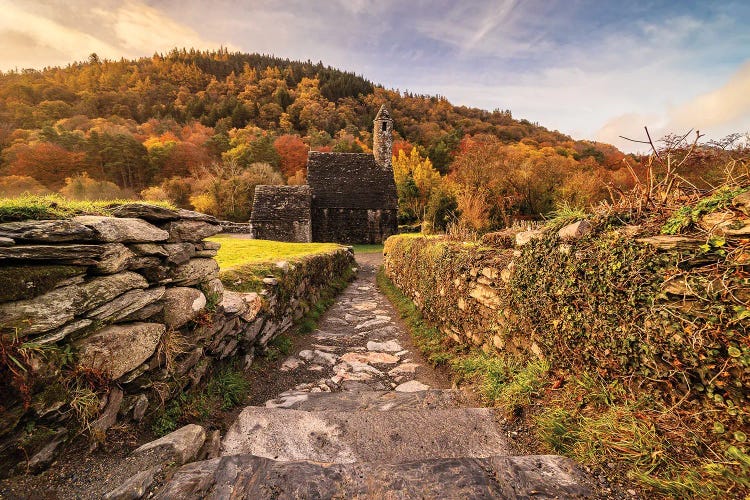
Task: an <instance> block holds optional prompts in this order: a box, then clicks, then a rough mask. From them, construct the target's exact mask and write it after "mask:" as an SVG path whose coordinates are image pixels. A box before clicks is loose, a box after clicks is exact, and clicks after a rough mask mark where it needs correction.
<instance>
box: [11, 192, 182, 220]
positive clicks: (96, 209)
mask: <svg viewBox="0 0 750 500" xmlns="http://www.w3.org/2000/svg"><path fill="white" fill-rule="evenodd" d="M126 203H145V202H142V201H139V200H106V201H74V200H68V199H66V198H63V197H62V196H59V195H48V196H19V197H17V198H0V222H10V221H19V220H27V219H34V220H42V219H65V218H68V217H73V216H76V215H112V209H113V208H115V207H117V206H119V205H124V204H126ZM147 203H148V204H149V205H159V206H162V207H166V208H172V209H173V208H175V207H174V206H172V205H171V204H169V203H167V202H151V201H149V202H147Z"/></svg>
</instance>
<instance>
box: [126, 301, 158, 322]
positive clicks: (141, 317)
mask: <svg viewBox="0 0 750 500" xmlns="http://www.w3.org/2000/svg"><path fill="white" fill-rule="evenodd" d="M163 311H164V303H163V302H161V301H157V302H152V303H151V304H146V305H145V306H144V307H142V308H140V309H138V310H137V311H134V312H132V313H130V314H128V315H127V316H125V317H124V318H121V319H119V320H118V321H120V322H123V323H124V322H133V321H146V320H150V319H152V318H153V320H154V321H160V320H161V319H160V318H161V314H162V312H163Z"/></svg>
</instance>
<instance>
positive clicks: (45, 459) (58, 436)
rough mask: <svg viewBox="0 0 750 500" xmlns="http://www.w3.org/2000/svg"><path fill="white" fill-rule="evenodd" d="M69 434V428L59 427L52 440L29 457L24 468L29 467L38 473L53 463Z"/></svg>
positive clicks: (30, 470) (31, 470)
mask: <svg viewBox="0 0 750 500" xmlns="http://www.w3.org/2000/svg"><path fill="white" fill-rule="evenodd" d="M67 436H68V430H67V429H65V428H60V429H58V430H57V431H56V432H55V434H54V435H53V436H52V438H51V439H50V442H49V443H47V444H46V445H45V446H44V447H43V448H42V449H41V450H40V451H38V452H37V453H36V454H34V455H33V456H32V457H31V458H30V459H29V461H28V463H26V464H24V465H25V467H24V469H28V470H29V472H32V473H37V472H40V471H43V470H44V469H46V468H48V467H49V466H50V465H52V462H53V461H54V460H55V458H56V457H57V455H58V453H59V451H60V449H59V448H60V445H61V444H63V443H64V442H65V440H66V439H67Z"/></svg>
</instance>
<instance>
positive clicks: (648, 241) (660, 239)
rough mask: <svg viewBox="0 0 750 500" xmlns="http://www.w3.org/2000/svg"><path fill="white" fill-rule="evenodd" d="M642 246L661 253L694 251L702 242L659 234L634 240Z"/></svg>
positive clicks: (684, 237)
mask: <svg viewBox="0 0 750 500" xmlns="http://www.w3.org/2000/svg"><path fill="white" fill-rule="evenodd" d="M636 241H637V242H639V243H643V244H644V245H650V246H653V247H655V248H656V249H657V250H663V251H671V250H674V251H690V250H696V249H698V247H700V246H701V245H702V244H703V243H704V242H703V241H701V240H699V239H696V238H689V237H687V236H677V235H670V234H660V235H657V236H651V237H648V238H638V239H637V240H636Z"/></svg>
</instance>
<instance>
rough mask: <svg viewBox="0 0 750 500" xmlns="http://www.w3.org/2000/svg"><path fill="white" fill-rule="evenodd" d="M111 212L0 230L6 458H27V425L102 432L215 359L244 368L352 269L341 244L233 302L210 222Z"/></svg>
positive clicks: (1, 412)
mask: <svg viewBox="0 0 750 500" xmlns="http://www.w3.org/2000/svg"><path fill="white" fill-rule="evenodd" d="M114 215H115V216H114V217H101V216H79V217H73V218H71V219H68V220H29V221H21V222H9V223H2V224H0V283H2V287H0V333H1V334H2V337H1V340H2V348H3V350H2V352H3V356H2V359H0V370H2V373H0V376H1V377H0V456H4V457H6V460H11V461H12V460H13V459H14V458H15V459H16V460H20V459H21V458H23V457H19V456H16V455H18V453H20V451H19V450H21V449H23V452H24V454H27V455H28V454H31V453H33V452H34V451H35V450H33V447H32V449H30V448H29V447H28V446H26V447H24V446H21V444H23V443H22V441H23V439H24V432H23V429H25V428H28V426H29V425H32V426H36V427H49V428H56V427H60V428H62V429H63V430H65V429H71V431H72V430H73V429H74V428H75V427H77V426H80V425H81V424H84V425H88V426H89V427H90V429H92V431H95V432H94V434H95V435H96V433H97V432H98V433H99V434H102V433H103V432H105V431H106V429H107V428H108V427H110V426H112V425H114V423H115V422H116V421H118V420H119V421H124V420H135V421H140V420H141V419H143V418H144V415H147V414H148V413H149V412H150V411H153V410H156V409H157V408H158V407H159V406H160V405H163V404H164V403H165V402H166V401H168V400H169V399H170V398H172V397H175V396H176V395H178V394H181V393H182V392H183V391H185V390H187V389H188V388H189V387H190V386H194V385H196V384H198V383H199V382H200V381H201V379H202V378H203V377H204V376H205V375H206V374H207V373H209V372H210V370H211V369H212V366H213V365H214V364H215V363H217V362H218V361H219V360H222V359H225V358H228V357H233V356H234V357H240V358H241V359H242V360H243V361H244V363H245V365H249V364H251V363H252V361H253V356H254V353H255V352H256V351H257V350H259V349H260V350H262V349H264V348H265V346H266V344H267V343H268V342H269V341H270V340H272V339H273V338H274V337H275V336H277V335H278V334H280V333H282V332H283V331H284V330H285V329H287V328H288V327H289V326H291V325H292V324H293V322H294V320H295V319H298V318H300V317H302V316H303V315H304V314H305V313H306V312H307V310H308V309H309V307H310V306H311V305H312V304H314V303H315V302H316V301H317V300H318V299H319V297H320V294H321V292H322V291H323V290H324V289H325V288H326V287H327V286H329V285H330V283H331V282H333V281H335V280H337V279H340V278H341V277H342V276H344V275H346V274H347V273H349V272H350V270H351V267H352V265H353V262H354V260H353V255H352V253H351V252H350V251H349V250H347V249H344V248H342V249H340V250H337V251H334V252H331V253H328V254H320V255H315V256H311V257H309V258H307V259H305V260H303V261H301V262H297V263H291V264H290V263H279V273H277V277H275V278H267V279H266V280H264V284H263V289H262V290H260V291H259V292H258V293H238V292H232V291H227V290H224V287H223V285H222V282H221V281H220V279H219V268H218V265H217V263H216V261H215V260H214V259H213V257H214V256H215V255H216V253H217V250H218V248H219V245H218V244H217V243H213V242H210V241H203V240H204V238H207V237H209V236H212V235H214V234H216V233H218V232H219V231H220V230H221V226H220V225H219V223H218V222H217V221H216V220H215V219H214V218H213V217H210V216H207V215H204V214H199V213H196V212H190V211H185V210H177V211H175V210H169V209H165V208H161V207H155V206H148V205H142V204H130V205H123V206H120V207H119V208H117V209H115V210H114ZM63 434H66V435H72V434H73V432H70V433H66V432H63ZM61 435H62V434H61ZM6 463H7V462H6ZM23 463H26V462H25V460H24V461H23ZM0 468H2V467H0Z"/></svg>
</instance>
